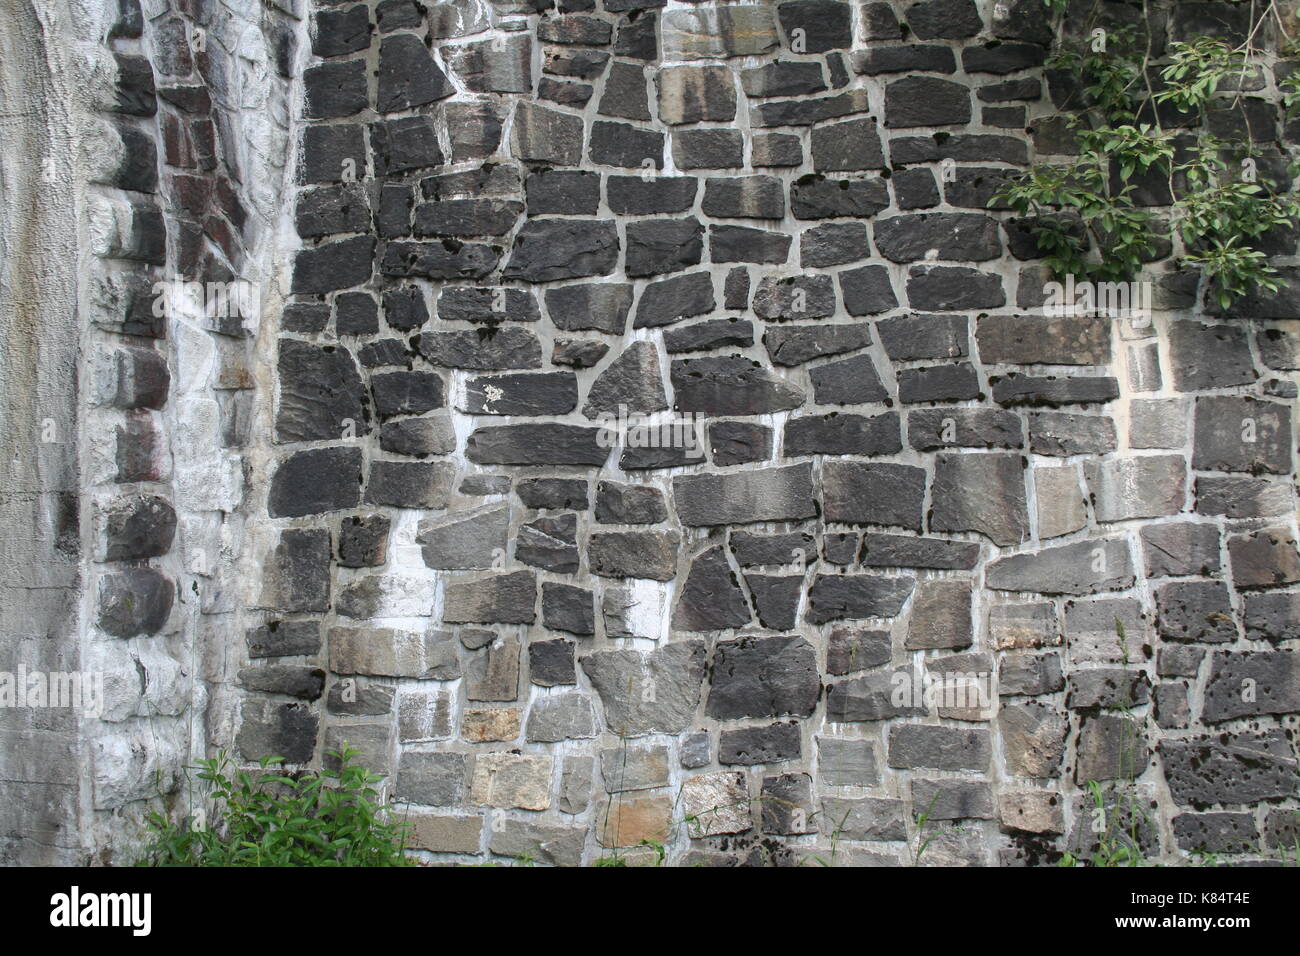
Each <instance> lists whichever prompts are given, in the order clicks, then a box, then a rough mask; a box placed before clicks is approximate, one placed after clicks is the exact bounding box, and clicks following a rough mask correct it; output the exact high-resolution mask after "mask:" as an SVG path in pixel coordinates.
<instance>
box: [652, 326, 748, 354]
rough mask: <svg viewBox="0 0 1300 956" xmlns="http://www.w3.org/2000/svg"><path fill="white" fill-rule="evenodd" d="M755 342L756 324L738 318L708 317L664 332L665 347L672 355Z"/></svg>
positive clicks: (742, 345) (742, 346)
mask: <svg viewBox="0 0 1300 956" xmlns="http://www.w3.org/2000/svg"><path fill="white" fill-rule="evenodd" d="M753 344H754V324H753V323H752V322H742V321H741V320H740V319H737V318H734V317H733V318H729V319H707V320H705V321H703V322H696V323H694V324H693V325H688V326H685V327H683V328H676V329H668V330H667V331H665V332H664V347H665V348H666V349H667V350H668V353H669V354H670V355H673V354H676V353H679V352H696V351H708V350H712V349H718V348H726V347H730V346H739V347H740V348H744V347H746V346H749V345H753Z"/></svg>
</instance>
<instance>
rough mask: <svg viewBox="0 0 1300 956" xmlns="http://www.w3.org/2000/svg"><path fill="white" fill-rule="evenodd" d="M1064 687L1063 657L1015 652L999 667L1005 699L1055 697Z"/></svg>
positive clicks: (1001, 687) (1008, 655) (999, 684)
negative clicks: (1062, 674)
mask: <svg viewBox="0 0 1300 956" xmlns="http://www.w3.org/2000/svg"><path fill="white" fill-rule="evenodd" d="M1063 686H1064V681H1063V680H1062V677H1061V655H1060V654H1055V653H1052V654H1030V653H1027V652H1021V653H1011V654H1005V655H1003V657H1002V659H1001V661H1000V662H999V664H998V693H999V694H1000V695H1002V696H1004V697H1008V696H1009V697H1015V696H1026V697H1036V696H1038V695H1039V694H1054V693H1056V692H1057V691H1058V690H1060V689H1061V688H1062V687H1063Z"/></svg>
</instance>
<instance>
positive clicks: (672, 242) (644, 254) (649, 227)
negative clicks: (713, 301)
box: [611, 218, 704, 319]
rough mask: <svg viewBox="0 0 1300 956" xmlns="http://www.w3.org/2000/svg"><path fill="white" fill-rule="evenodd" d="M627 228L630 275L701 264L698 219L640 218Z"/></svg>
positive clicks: (627, 269) (701, 235) (701, 232)
mask: <svg viewBox="0 0 1300 956" xmlns="http://www.w3.org/2000/svg"><path fill="white" fill-rule="evenodd" d="M611 225H612V224H611ZM626 231H627V259H626V263H625V266H624V271H625V272H626V273H627V275H628V276H629V277H630V278H645V277H647V276H657V275H665V274H667V273H670V272H680V271H681V270H682V269H688V268H690V267H691V266H694V265H699V263H700V259H701V258H702V256H703V251H704V226H703V225H701V223H700V221H699V220H698V219H694V218H686V219H645V220H638V221H635V222H630V223H628V225H627V227H626ZM639 318H640V316H639V314H638V319H639Z"/></svg>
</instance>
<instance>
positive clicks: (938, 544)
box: [858, 533, 980, 571]
mask: <svg viewBox="0 0 1300 956" xmlns="http://www.w3.org/2000/svg"><path fill="white" fill-rule="evenodd" d="M979 554H980V545H979V544H977V543H975V542H972V541H948V540H946V539H943V538H922V537H916V536H914V535H902V534H874V533H867V534H865V535H863V537H862V550H861V553H860V554H859V555H858V558H859V560H860V561H861V563H862V566H863V567H874V568H930V569H934V570H942V571H969V570H970V569H971V568H973V567H974V566H975V562H976V561H977V560H978V559H979Z"/></svg>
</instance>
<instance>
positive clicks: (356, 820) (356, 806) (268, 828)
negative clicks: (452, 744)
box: [139, 748, 413, 866]
mask: <svg viewBox="0 0 1300 956" xmlns="http://www.w3.org/2000/svg"><path fill="white" fill-rule="evenodd" d="M357 754H358V751H356V750H351V749H346V748H345V749H344V750H343V751H342V752H340V753H332V754H330V755H329V756H331V757H333V758H335V759H336V760H337V762H338V768H337V769H329V768H326V769H323V770H319V771H316V770H312V771H305V772H301V773H295V774H288V773H284V772H281V771H279V770H278V769H277V768H278V765H279V764H280V763H282V760H281V758H279V757H268V758H264V759H263V760H262V761H261V764H260V767H261V770H260V772H258V773H250V772H248V771H245V770H239V769H237V768H236V767H235V766H234V764H233V762H232V761H231V759H230V757H229V756H228V755H227V754H226V752H225V751H221V752H220V753H218V755H217V756H216V757H215V758H213V759H211V760H205V761H201V762H200V763H199V765H198V766H197V767H192V768H189V769H193V770H197V771H198V775H197V776H198V779H199V780H202V781H204V782H205V783H207V784H208V786H209V789H210V797H211V799H212V801H213V814H212V819H211V820H210V821H208V822H206V823H205V822H204V821H203V819H202V817H200V818H199V819H198V820H197V821H195V820H191V821H185V822H184V823H176V822H175V821H173V820H172V819H170V818H169V817H168V816H166V815H164V814H161V813H154V814H150V816H149V834H150V843H149V845H148V847H147V848H146V851H145V856H144V858H143V859H142V860H141V861H140V864H139V865H142V866H408V865H411V863H412V862H413V861H412V860H411V859H410V858H408V857H407V856H406V854H405V853H404V852H403V850H404V837H405V831H406V825H405V824H403V823H400V822H395V821H393V820H391V819H390V816H389V810H390V808H389V807H388V806H385V805H380V804H379V803H377V798H378V791H376V790H375V789H374V784H375V783H376V782H378V781H379V780H380V779H381V778H380V777H379V776H378V775H376V774H372V773H370V772H369V771H367V770H366V769H365V768H364V767H361V766H359V765H357V764H355V763H353V762H352V758H354V757H356V756H357Z"/></svg>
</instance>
